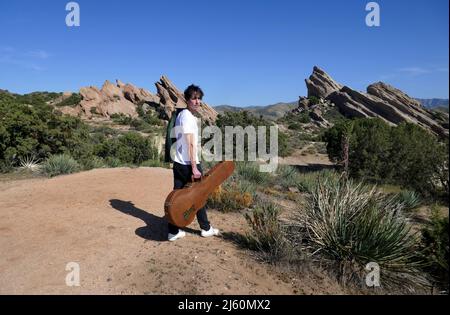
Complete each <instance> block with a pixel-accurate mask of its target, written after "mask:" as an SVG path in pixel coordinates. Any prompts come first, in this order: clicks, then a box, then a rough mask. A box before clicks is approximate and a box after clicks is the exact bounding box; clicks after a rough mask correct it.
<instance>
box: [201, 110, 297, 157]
mask: <svg viewBox="0 0 450 315" xmlns="http://www.w3.org/2000/svg"><path fill="white" fill-rule="evenodd" d="M216 125H217V127H219V128H220V130H221V131H222V143H223V146H222V153H224V152H225V127H226V126H231V127H238V126H240V127H242V128H243V129H245V128H246V127H248V126H253V127H254V128H255V131H256V134H257V133H258V127H259V126H264V127H266V147H265V149H266V152H269V151H270V127H271V126H273V123H272V122H269V121H268V120H266V119H264V118H263V117H262V116H260V117H259V118H257V117H255V116H253V115H252V114H251V113H249V112H248V111H240V112H225V113H224V114H219V115H218V116H217V120H216ZM287 139H288V138H287V135H286V134H284V133H283V132H281V131H278V155H279V156H286V155H287V154H289V152H288V149H289V148H288V145H287ZM256 140H258V139H256ZM207 141H208V139H205V140H204V142H207ZM204 142H203V143H204ZM233 148H234V150H233V152H234V151H235V150H236V137H235V136H234V137H233ZM258 150H259V149H258V141H256V153H258ZM244 152H249V149H248V137H247V136H245V139H244Z"/></svg>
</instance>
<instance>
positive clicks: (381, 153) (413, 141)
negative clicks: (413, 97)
mask: <svg viewBox="0 0 450 315" xmlns="http://www.w3.org/2000/svg"><path fill="white" fill-rule="evenodd" d="M346 137H348V147H349V152H348V162H349V166H348V167H349V169H348V171H349V174H350V176H351V177H354V178H364V179H367V180H370V181H373V182H376V183H392V184H399V185H402V186H404V187H406V188H410V189H413V190H415V191H417V192H418V193H420V194H422V195H424V196H430V195H436V194H438V192H439V191H442V190H443V191H444V192H446V193H447V195H448V159H449V158H448V140H447V142H446V144H443V143H439V142H438V139H437V138H436V137H435V136H433V135H432V134H430V133H428V132H427V131H426V130H424V129H422V128H421V127H419V126H417V125H414V124H408V123H402V124H400V125H399V126H398V127H390V126H389V125H387V124H386V123H384V122H383V121H381V120H380V119H369V118H366V119H356V120H352V121H345V122H341V123H338V124H337V125H335V126H334V127H333V128H331V129H329V130H328V131H327V132H326V133H325V135H324V138H325V140H326V142H327V152H328V155H329V157H330V159H331V160H332V161H335V162H339V163H342V161H343V156H344V154H343V143H345V142H346V141H345V139H346Z"/></svg>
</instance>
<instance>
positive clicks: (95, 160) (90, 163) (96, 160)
mask: <svg viewBox="0 0 450 315" xmlns="http://www.w3.org/2000/svg"><path fill="white" fill-rule="evenodd" d="M105 166H106V164H105V161H104V160H103V159H102V158H100V157H98V156H93V157H91V158H89V159H86V160H84V161H83V169H84V170H86V171H88V170H92V169H94V168H104V167H105Z"/></svg>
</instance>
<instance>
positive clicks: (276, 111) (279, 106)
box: [214, 102, 297, 120]
mask: <svg viewBox="0 0 450 315" xmlns="http://www.w3.org/2000/svg"><path fill="white" fill-rule="evenodd" d="M296 107H297V102H289V103H276V104H272V105H266V106H249V107H238V106H231V105H219V106H214V109H215V110H216V111H217V112H218V113H224V112H226V111H231V112H237V111H243V110H246V111H248V112H250V113H252V114H253V115H255V116H260V115H262V116H263V117H264V118H266V119H270V120H277V119H279V118H281V117H283V116H284V115H285V114H286V113H287V112H290V111H291V110H293V109H294V108H296Z"/></svg>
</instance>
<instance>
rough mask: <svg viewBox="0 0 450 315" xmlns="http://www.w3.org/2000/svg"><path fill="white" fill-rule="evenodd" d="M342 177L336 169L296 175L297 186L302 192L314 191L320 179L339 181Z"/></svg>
mask: <svg viewBox="0 0 450 315" xmlns="http://www.w3.org/2000/svg"><path fill="white" fill-rule="evenodd" d="M340 178H341V175H339V174H338V173H337V172H336V171H334V170H322V171H317V172H309V173H302V174H299V175H298V176H296V179H295V181H296V186H295V187H297V189H298V190H299V191H300V192H305V193H312V192H313V191H314V190H315V189H316V187H317V185H318V183H319V181H328V182H332V183H338V182H339V180H340Z"/></svg>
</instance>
